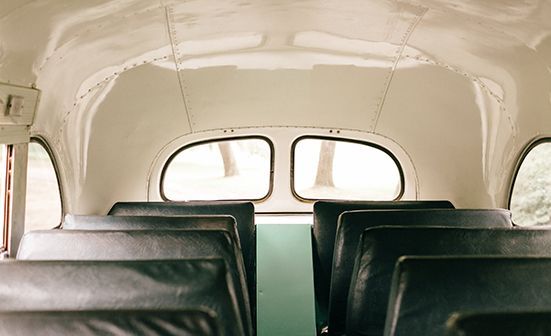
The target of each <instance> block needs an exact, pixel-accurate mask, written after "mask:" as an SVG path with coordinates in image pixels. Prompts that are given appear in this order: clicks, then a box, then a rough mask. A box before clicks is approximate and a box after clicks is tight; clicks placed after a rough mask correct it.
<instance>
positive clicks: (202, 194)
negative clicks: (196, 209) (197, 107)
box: [161, 137, 273, 201]
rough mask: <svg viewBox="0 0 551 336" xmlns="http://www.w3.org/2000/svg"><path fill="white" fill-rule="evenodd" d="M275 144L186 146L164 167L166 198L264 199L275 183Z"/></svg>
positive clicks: (247, 141)
mask: <svg viewBox="0 0 551 336" xmlns="http://www.w3.org/2000/svg"><path fill="white" fill-rule="evenodd" d="M272 161H273V160H272V145H271V143H270V142H269V141H268V140H267V139H265V138H259V137H254V138H236V139H224V140H219V141H211V142H207V143H199V144H194V145H190V146H186V147H184V148H183V149H181V150H180V151H178V152H177V153H176V154H174V155H173V156H172V157H171V158H170V159H169V161H168V163H167V165H166V166H165V169H164V173H163V178H162V182H161V193H162V195H163V197H164V198H165V199H167V200H171V201H184V200H261V199H263V198H265V197H267V196H268V195H269V193H270V190H271V181H272Z"/></svg>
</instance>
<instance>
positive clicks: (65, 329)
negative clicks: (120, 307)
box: [0, 309, 222, 336]
mask: <svg viewBox="0 0 551 336" xmlns="http://www.w3.org/2000/svg"><path fill="white" fill-rule="evenodd" d="M0 335H14V336H27V335H28V336H35V335H41V336H60V335H79V336H97V335H121V336H125V335H126V336H134V335H151V336H171V335H172V336H180V335H183V336H221V335H222V333H221V332H220V327H219V325H218V323H217V322H216V318H215V314H214V312H212V311H206V310H200V309H196V310H131V311H116V310H93V311H36V312H0Z"/></svg>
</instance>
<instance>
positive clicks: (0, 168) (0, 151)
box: [0, 144, 9, 251]
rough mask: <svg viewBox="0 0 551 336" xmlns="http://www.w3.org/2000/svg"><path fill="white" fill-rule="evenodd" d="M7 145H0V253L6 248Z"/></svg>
mask: <svg viewBox="0 0 551 336" xmlns="http://www.w3.org/2000/svg"><path fill="white" fill-rule="evenodd" d="M8 169H9V166H8V145H4V144H0V206H1V207H2V222H1V223H0V229H1V231H0V232H1V233H2V241H1V244H0V245H1V246H0V251H3V250H5V248H6V246H7V234H8V233H7V223H8V220H9V202H8V200H9V197H8V185H9V182H8V176H9V174H8Z"/></svg>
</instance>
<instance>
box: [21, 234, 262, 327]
mask: <svg viewBox="0 0 551 336" xmlns="http://www.w3.org/2000/svg"><path fill="white" fill-rule="evenodd" d="M185 258H222V259H224V260H225V261H226V262H227V264H228V268H229V271H230V274H231V275H232V277H233V283H234V284H235V285H236V290H235V292H236V295H237V302H238V306H239V308H240V312H241V316H242V317H243V325H244V326H245V327H246V330H248V334H250V333H251V330H250V329H249V327H252V324H251V323H252V317H251V311H250V302H249V296H248V291H247V284H246V282H245V271H244V267H243V259H242V256H241V253H240V251H239V248H238V247H237V246H236V245H235V244H234V243H233V241H232V238H231V235H230V234H229V233H228V232H227V231H223V230H209V231H205V230H155V231H153V230H130V231H112V230H109V231H90V230H45V231H31V232H28V233H26V234H25V235H24V236H23V239H22V240H21V243H20V245H19V251H18V253H17V259H20V260H155V259H185Z"/></svg>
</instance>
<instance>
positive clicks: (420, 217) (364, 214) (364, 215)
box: [329, 209, 513, 333]
mask: <svg viewBox="0 0 551 336" xmlns="http://www.w3.org/2000/svg"><path fill="white" fill-rule="evenodd" d="M381 225H392V226H401V225H407V226H450V227H507V228H512V226H513V223H512V221H511V213H510V211H508V210H503V209H491V210H468V209H428V210H427V209H403V210H357V211H347V212H344V213H343V214H342V215H341V217H340V219H339V225H338V229H337V236H336V241H335V252H334V255H333V272H332V278H331V290H330V297H329V330H331V332H334V333H342V332H344V330H345V323H346V315H347V314H346V310H347V303H348V291H349V289H350V281H351V278H352V270H353V268H354V259H355V256H356V252H357V249H358V245H359V242H360V237H361V235H362V233H363V232H364V230H365V229H367V228H370V227H374V226H381ZM383 321H384V320H383Z"/></svg>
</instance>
